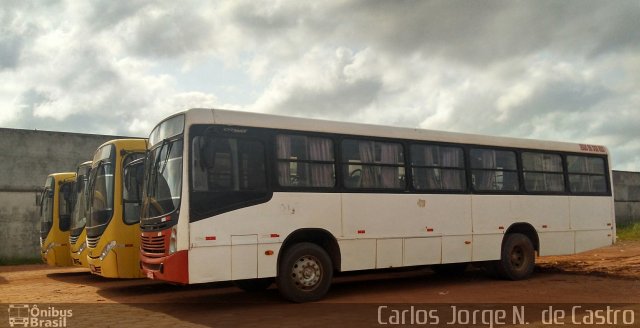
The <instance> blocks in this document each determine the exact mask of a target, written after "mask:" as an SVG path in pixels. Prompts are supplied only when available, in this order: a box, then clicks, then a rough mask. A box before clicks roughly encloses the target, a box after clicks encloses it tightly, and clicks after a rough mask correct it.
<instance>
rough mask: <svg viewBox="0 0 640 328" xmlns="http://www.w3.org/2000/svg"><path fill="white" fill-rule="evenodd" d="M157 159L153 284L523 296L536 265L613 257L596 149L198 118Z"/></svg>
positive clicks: (148, 249) (295, 296) (173, 127)
mask: <svg viewBox="0 0 640 328" xmlns="http://www.w3.org/2000/svg"><path fill="white" fill-rule="evenodd" d="M149 149H150V150H149V152H148V155H147V160H146V170H145V172H146V173H145V179H144V181H145V186H144V191H143V196H142V209H141V211H142V214H141V223H140V227H141V231H142V232H141V235H142V236H141V237H142V242H141V245H142V246H141V266H142V270H143V271H144V273H145V274H146V276H147V277H149V278H152V279H160V280H165V281H170V282H174V283H180V284H194V283H206V282H214V281H229V280H233V281H235V282H236V283H237V285H238V286H239V287H241V288H243V289H247V290H249V289H261V288H266V287H268V286H269V285H270V284H271V283H272V282H273V281H274V280H275V282H276V283H277V285H278V288H279V290H280V292H281V294H282V295H283V296H284V297H285V298H287V299H289V300H291V301H294V302H305V301H313V300H318V299H320V298H322V297H323V296H324V295H325V294H326V293H327V291H328V290H329V286H330V284H331V279H332V276H333V273H334V272H344V271H354V270H368V269H378V268H392V267H407V266H421V265H445V266H444V268H448V269H451V268H457V267H461V265H460V264H461V263H469V262H484V263H485V264H487V263H490V264H491V265H493V266H494V267H495V268H496V269H497V272H498V273H499V274H500V275H501V276H502V277H504V278H506V279H511V280H518V279H524V278H527V277H528V276H530V275H531V273H532V271H533V268H534V262H535V255H536V253H537V254H538V255H560V254H573V253H577V252H582V251H585V250H589V249H593V248H597V247H602V246H606V245H610V244H612V243H613V242H614V241H615V221H614V205H613V204H614V203H613V197H612V188H611V172H610V169H609V168H610V163H609V156H608V151H607V149H606V148H605V147H603V146H599V145H586V144H582V145H581V144H573V143H561V142H549V141H538V140H525V139H514V138H498V137H489V136H479V135H468V134H459V133H445V132H438V131H429V130H419V129H408V128H396V127H384V126H374V125H365V124H352V123H341V122H331V121H323V120H312V119H302V118H290V117H281V116H274V115H264V114H254V113H243V112H235V111H224V110H218V109H191V110H187V111H185V112H182V113H179V114H176V115H173V116H171V117H169V118H167V119H166V120H164V121H162V122H161V123H159V124H158V125H157V126H156V127H155V128H154V129H153V131H152V132H151V134H150V136H149ZM442 267H443V266H440V267H437V266H436V268H442Z"/></svg>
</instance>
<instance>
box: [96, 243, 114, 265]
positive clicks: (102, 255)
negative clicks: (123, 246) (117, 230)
mask: <svg viewBox="0 0 640 328" xmlns="http://www.w3.org/2000/svg"><path fill="white" fill-rule="evenodd" d="M114 247H116V241H115V240H112V241H111V242H109V243H108V244H107V246H105V247H104V248H103V249H102V253H100V261H102V260H104V258H105V257H107V254H109V252H110V251H111V250H112V249H113V248H114Z"/></svg>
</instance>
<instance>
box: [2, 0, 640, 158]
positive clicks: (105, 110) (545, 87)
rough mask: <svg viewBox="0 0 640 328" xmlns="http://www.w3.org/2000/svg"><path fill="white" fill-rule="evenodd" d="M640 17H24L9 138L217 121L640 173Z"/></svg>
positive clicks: (491, 11)
mask: <svg viewBox="0 0 640 328" xmlns="http://www.w3.org/2000/svg"><path fill="white" fill-rule="evenodd" d="M637 17H640V3H638V2H635V1H609V2H603V1H586V0H580V1H578V0H573V1H510V2H504V1H410V0H401V1H382V0H351V1H349V0H329V1H322V2H300V1H271V2H256V1H249V0H239V1H215V2H210V1H196V0H193V1H183V2H180V3H176V2H174V1H155V2H147V1H127V2H117V1H116V2H114V1H92V2H79V1H70V0H69V1H64V0H60V1H45V2H42V1H17V0H9V1H5V3H3V6H2V8H1V9H0V18H2V19H1V20H0V31H1V32H2V33H1V34H0V80H1V81H2V84H0V126H3V127H16V128H28V129H35V128H37V129H48V130H64V131H76V132H89V133H114V134H120V135H137V136H144V135H147V134H148V133H149V131H150V129H151V128H152V127H153V125H154V124H155V123H157V122H158V121H159V120H160V119H162V118H163V117H164V116H166V115H169V114H171V113H173V112H175V111H179V110H183V109H185V108H188V107H219V108H230V109H237V110H246V111H258V112H267V113H275V114H284V115H294V116H302V117H317V118H325V119H332V120H340V121H355V122H368V123H378V124H391V125H396V126H405V127H419V128H428V129H440V130H449V131H458V132H469V133H481V134H490V135H498V136H513V137H524V138H537V139H547V140H562V141H570V142H580V143H594V144H605V145H607V146H608V147H609V148H610V149H611V150H612V153H613V159H614V167H615V168H616V169H620V170H636V171H637V170H640V142H638V139H639V138H638V137H639V136H640V133H638V126H640V118H639V117H640V115H638V114H640V110H639V108H640V91H638V90H640V78H638V77H639V76H640V33H638V30H640V23H638V20H637Z"/></svg>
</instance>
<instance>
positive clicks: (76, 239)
mask: <svg viewBox="0 0 640 328" xmlns="http://www.w3.org/2000/svg"><path fill="white" fill-rule="evenodd" d="M78 237H80V236H75V237H74V236H69V243H70V244H71V245H75V244H76V243H77V242H78Z"/></svg>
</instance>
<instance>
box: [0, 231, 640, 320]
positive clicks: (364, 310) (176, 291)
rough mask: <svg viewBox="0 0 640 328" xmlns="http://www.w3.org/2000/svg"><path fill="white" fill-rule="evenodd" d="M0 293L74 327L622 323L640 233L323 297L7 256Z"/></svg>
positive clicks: (356, 277)
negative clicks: (100, 272)
mask: <svg viewBox="0 0 640 328" xmlns="http://www.w3.org/2000/svg"><path fill="white" fill-rule="evenodd" d="M0 303H2V304H0V307H3V308H2V309H0V327H4V326H8V324H9V322H8V317H7V315H8V311H7V309H8V308H9V305H10V304H30V306H31V307H33V304H37V306H39V308H40V310H43V309H44V310H47V309H50V310H53V309H57V310H71V311H72V314H73V315H72V316H71V317H68V318H66V319H65V321H64V322H62V321H59V324H60V325H61V324H64V326H66V327H88V326H94V327H187V326H215V327H221V326H234V327H244V326H254V327H271V326H281V327H289V326H296V327H318V326H324V327H326V326H335V325H338V326H341V327H342V326H379V320H382V322H385V323H388V324H387V325H386V326H389V325H390V323H393V318H391V319H390V316H391V315H393V314H394V313H395V312H393V311H394V310H395V309H397V310H400V311H402V310H409V311H408V312H406V313H409V314H408V315H407V316H405V317H404V319H405V324H407V325H408V324H411V323H412V322H411V321H410V319H411V315H410V313H411V312H414V313H415V311H414V310H416V309H417V310H424V312H419V313H418V316H419V315H420V314H422V315H423V317H421V318H419V319H421V320H422V321H420V320H418V321H420V322H416V321H415V315H414V318H413V319H414V321H413V323H414V324H415V323H418V324H417V325H419V326H423V327H424V326H431V327H437V326H448V327H453V326H455V325H447V324H446V323H447V322H448V321H450V319H449V315H452V313H451V312H452V311H453V310H452V308H451V306H452V305H455V306H457V307H458V308H464V309H470V311H472V310H477V309H480V310H491V311H494V312H495V311H496V310H498V309H506V311H511V309H512V308H513V306H524V307H525V310H526V315H527V320H526V322H527V323H528V324H525V323H523V322H522V321H515V322H514V321H512V320H511V319H510V317H509V316H508V317H507V319H506V322H504V321H505V320H502V321H500V320H499V319H497V320H498V321H495V320H494V319H495V318H493V319H492V318H491V317H490V316H489V314H487V315H488V316H487V317H485V318H484V320H481V319H482V317H481V312H478V316H477V317H476V319H477V320H476V321H475V324H474V322H473V321H472V320H471V319H469V320H468V321H464V320H466V319H465V318H464V317H463V318H462V320H463V322H462V323H463V324H461V325H460V326H472V327H507V326H513V327H553V326H557V325H558V324H559V323H561V322H562V323H565V325H564V326H571V324H576V323H581V325H580V326H581V327H586V326H589V325H585V324H584V323H585V321H583V320H589V317H588V316H586V317H585V316H584V315H582V314H580V317H579V318H578V319H579V320H577V319H575V318H576V317H578V316H577V315H574V316H573V317H572V316H571V315H572V314H571V309H572V307H573V306H575V305H579V306H581V308H580V310H579V311H583V310H585V309H589V308H590V307H591V308H593V309H594V310H602V311H606V310H609V313H610V314H611V317H610V318H609V319H613V315H614V314H615V315H617V320H618V326H621V327H640V242H638V241H634V242H618V243H617V244H616V245H614V246H610V247H606V248H600V249H597V250H593V251H589V252H586V253H581V254H577V255H571V256H553V257H542V258H538V259H537V268H536V272H535V273H534V275H533V277H532V278H531V279H529V280H525V281H503V280H497V279H495V278H492V277H490V276H488V275H487V274H486V273H484V272H483V271H482V270H478V269H471V270H468V271H467V272H466V273H465V274H463V275H461V276H457V277H443V276H438V275H435V274H433V273H432V272H431V270H430V269H428V268H424V269H418V270H411V271H391V272H381V273H380V272H378V273H373V272H366V273H360V274H349V275H343V276H340V277H337V278H335V279H334V284H333V286H332V288H331V290H330V292H329V295H328V296H327V297H326V298H325V299H324V300H323V301H321V302H317V303H312V304H291V303H287V302H285V301H283V300H282V299H281V298H280V297H279V294H278V292H277V290H276V289H275V287H273V286H272V287H271V288H270V289H269V290H267V291H265V292H260V293H247V292H243V291H241V290H240V289H238V288H236V287H234V286H233V285H232V284H228V283H217V284H204V285H191V286H174V285H169V284H165V283H162V282H157V281H151V280H146V279H128V280H114V279H105V278H102V277H98V276H94V275H91V274H89V273H88V272H87V271H86V270H83V269H78V268H51V267H47V266H45V265H21V266H2V267H0ZM380 306H386V308H382V310H381V308H380ZM412 306H413V307H414V309H413V310H412V309H411V307H412ZM550 306H552V307H554V309H560V310H561V311H563V312H558V314H563V313H564V314H565V315H566V316H565V317H563V318H561V317H558V318H556V319H557V320H556V323H555V324H550V323H549V322H550V321H549V320H550V319H549V318H547V319H548V320H546V321H545V320H543V319H544V318H542V317H541V316H542V311H543V310H545V309H548V308H549V307H550ZM430 310H437V311H439V312H435V313H436V315H437V316H439V321H438V323H437V324H436V323H434V322H435V321H434V320H433V316H431V318H427V317H425V316H424V314H425V313H427V312H428V311H430ZM612 311H618V312H617V313H614V312H612ZM624 311H627V312H626V314H627V319H628V316H629V315H630V314H631V312H633V314H634V319H633V320H634V321H633V323H632V324H631V325H625V324H624V323H623V322H622V319H623V318H622V317H621V315H622V314H624V313H625V312H624ZM629 311H631V312H629ZM43 313H45V314H46V312H43ZM549 313H550V312H549ZM579 313H582V312H579ZM601 313H605V312H601ZM587 314H588V313H587ZM585 318H586V319H585ZM425 320H426V321H425ZM492 320H493V321H494V322H493V323H491V322H490V321H492ZM574 320H577V321H575V322H574ZM503 322H504V323H503ZM458 323H460V322H458ZM586 323H589V322H588V321H587V322H586ZM609 323H612V322H609ZM600 326H603V325H600ZM604 326H613V325H612V324H606V325H604Z"/></svg>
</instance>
